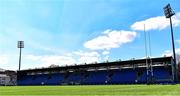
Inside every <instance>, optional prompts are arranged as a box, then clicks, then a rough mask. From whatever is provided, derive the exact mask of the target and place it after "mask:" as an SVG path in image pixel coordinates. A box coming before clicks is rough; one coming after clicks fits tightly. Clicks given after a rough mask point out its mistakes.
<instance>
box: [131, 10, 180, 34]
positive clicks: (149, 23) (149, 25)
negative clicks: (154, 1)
mask: <svg viewBox="0 0 180 96" xmlns="http://www.w3.org/2000/svg"><path fill="white" fill-rule="evenodd" d="M172 23H173V26H175V27H176V26H180V13H177V14H176V15H175V16H173V17H172ZM144 24H145V29H146V31H149V30H162V29H165V28H166V27H168V26H169V19H166V18H165V16H157V17H152V18H149V19H146V20H143V21H138V22H135V23H134V24H132V25H131V29H133V30H139V31H143V30H144Z"/></svg>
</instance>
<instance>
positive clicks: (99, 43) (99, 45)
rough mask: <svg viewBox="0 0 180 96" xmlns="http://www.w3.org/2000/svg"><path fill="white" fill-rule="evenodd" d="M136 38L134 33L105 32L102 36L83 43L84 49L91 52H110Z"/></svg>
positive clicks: (122, 31)
mask: <svg viewBox="0 0 180 96" xmlns="http://www.w3.org/2000/svg"><path fill="white" fill-rule="evenodd" d="M135 37H136V32H131V31H124V30H120V31H118V30H106V31H104V32H103V35H101V36H98V37H96V38H94V39H92V40H89V41H87V42H85V44H84V47H86V48H88V49H91V50H103V49H106V50H110V49H112V48H118V47H120V46H121V45H123V44H126V43H129V42H132V41H133V40H134V38H135Z"/></svg>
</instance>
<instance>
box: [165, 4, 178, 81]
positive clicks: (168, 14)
mask: <svg viewBox="0 0 180 96" xmlns="http://www.w3.org/2000/svg"><path fill="white" fill-rule="evenodd" d="M164 14H165V16H166V18H169V20H170V26H171V39H172V40H171V41H172V49H173V57H174V58H173V69H174V70H173V75H174V76H173V77H174V81H175V80H176V52H175V45H174V35H173V27H172V20H171V17H172V16H173V15H174V14H175V13H174V11H173V10H172V9H171V6H170V4H167V5H166V6H165V7H164Z"/></svg>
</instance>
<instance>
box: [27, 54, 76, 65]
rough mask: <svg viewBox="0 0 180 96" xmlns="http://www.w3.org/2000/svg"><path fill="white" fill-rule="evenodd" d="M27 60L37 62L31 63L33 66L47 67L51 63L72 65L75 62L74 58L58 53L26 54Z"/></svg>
mask: <svg viewBox="0 0 180 96" xmlns="http://www.w3.org/2000/svg"><path fill="white" fill-rule="evenodd" d="M25 59H27V60H30V61H31V63H32V62H36V63H38V64H33V65H34V66H33V67H48V66H50V65H52V64H55V65H60V66H62V65H72V64H74V63H76V60H75V59H74V58H72V57H70V56H59V55H42V56H38V55H26V58H25Z"/></svg>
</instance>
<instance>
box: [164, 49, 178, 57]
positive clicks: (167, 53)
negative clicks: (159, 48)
mask: <svg viewBox="0 0 180 96" xmlns="http://www.w3.org/2000/svg"><path fill="white" fill-rule="evenodd" d="M175 51H176V54H180V48H176V49H175ZM172 55H173V52H172V51H171V50H166V51H165V52H164V53H163V54H162V56H172Z"/></svg>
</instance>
